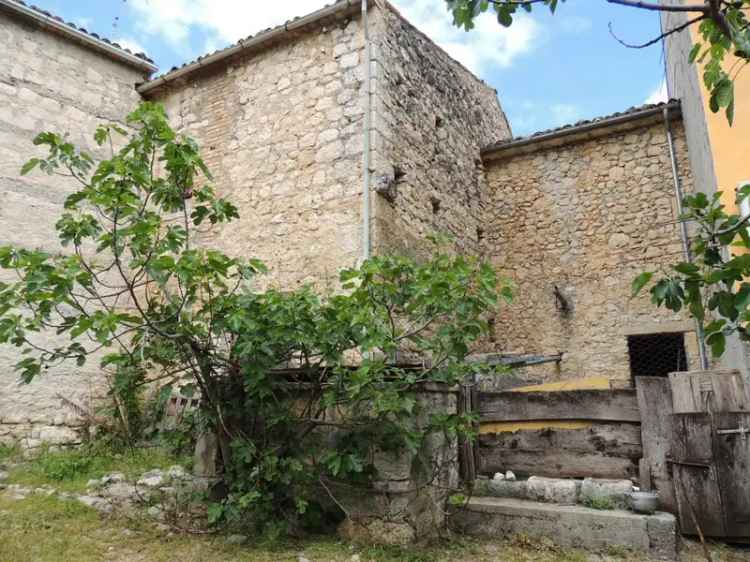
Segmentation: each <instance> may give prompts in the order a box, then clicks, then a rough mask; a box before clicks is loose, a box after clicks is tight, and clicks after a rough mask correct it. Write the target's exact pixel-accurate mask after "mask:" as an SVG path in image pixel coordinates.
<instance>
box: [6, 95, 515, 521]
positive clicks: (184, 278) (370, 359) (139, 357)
mask: <svg viewBox="0 0 750 562" xmlns="http://www.w3.org/2000/svg"><path fill="white" fill-rule="evenodd" d="M127 125H128V127H129V129H130V131H132V133H127V132H126V131H125V130H123V129H122V128H120V127H118V126H116V125H109V126H102V127H100V128H99V129H98V130H97V131H96V135H95V140H96V142H97V144H99V145H100V146H103V147H109V148H110V150H111V157H110V158H108V159H106V160H103V161H101V162H98V163H95V162H94V159H93V158H92V157H91V156H90V155H88V154H86V153H85V152H82V151H79V150H78V149H76V148H75V147H74V146H73V145H72V144H70V143H69V142H67V141H66V139H65V138H63V137H61V136H59V135H57V134H54V133H42V134H40V135H39V136H37V138H36V139H35V144H37V145H40V146H43V147H46V148H47V149H48V151H49V154H48V156H47V157H45V158H34V159H32V160H30V161H29V162H28V163H27V164H26V165H25V166H24V168H23V173H30V172H31V171H32V170H34V169H37V168H38V169H40V170H42V171H43V172H46V173H49V174H61V175H63V176H65V177H67V178H70V179H72V180H73V181H75V182H77V183H78V184H79V188H78V189H77V190H76V191H75V192H74V193H72V194H71V195H69V196H68V197H67V199H66V201H65V209H64V212H63V214H62V215H61V217H60V220H59V221H58V222H57V225H56V228H57V232H58V235H59V239H60V242H61V244H62V246H63V247H64V248H65V250H64V251H61V252H59V253H57V252H49V251H41V250H33V249H26V248H15V247H2V248H0V267H2V268H4V269H6V270H10V271H12V272H14V273H15V274H16V276H17V280H16V281H14V282H11V283H2V284H0V343H11V344H13V345H15V346H18V347H19V348H21V349H22V350H23V358H22V359H21V360H20V361H19V362H18V365H17V368H18V370H19V372H20V374H21V377H22V379H23V380H24V381H25V382H31V381H32V380H33V379H35V378H37V377H39V376H41V375H43V374H44V373H45V372H47V371H49V372H51V373H53V372H54V367H56V366H57V365H58V364H60V363H61V362H63V361H70V360H73V361H76V362H77V363H78V365H79V366H83V365H84V364H85V363H86V362H87V361H88V360H89V359H90V358H92V356H95V357H96V358H98V360H99V361H100V366H101V369H102V370H105V371H109V372H111V373H112V376H113V378H114V381H115V383H114V385H113V389H112V395H113V397H114V398H115V400H116V402H117V404H118V406H119V411H120V417H121V420H122V425H123V427H124V431H125V432H126V433H128V434H130V435H131V436H132V434H133V433H135V432H136V431H137V428H135V427H134V425H135V423H134V421H133V419H134V417H133V416H130V415H129V414H128V411H127V405H128V404H137V402H138V397H137V389H140V388H142V387H143V386H145V385H147V384H149V383H154V384H159V385H163V386H164V390H165V391H167V392H168V391H169V390H170V388H171V385H177V386H180V387H181V391H182V392H183V393H190V392H192V391H197V392H199V393H200V397H201V416H202V418H203V421H204V423H206V424H208V425H209V426H210V427H211V428H212V429H213V430H214V431H215V432H216V434H217V436H218V440H219V444H220V451H221V458H222V462H223V468H224V474H225V478H226V481H227V484H228V489H229V491H228V495H227V497H226V498H225V499H224V500H223V501H222V502H220V503H217V504H215V505H213V506H212V508H211V510H210V515H211V518H212V519H214V520H219V519H221V518H225V517H239V516H240V515H241V514H243V513H247V512H248V511H249V512H252V513H253V514H254V515H255V516H256V518H255V520H256V521H258V522H259V524H261V525H262V526H267V525H272V526H274V525H278V524H279V522H280V521H283V522H287V523H288V522H293V523H295V524H296V523H299V520H300V519H303V518H304V517H305V516H306V515H309V514H310V513H314V512H315V511H316V510H314V509H312V507H311V506H314V505H315V498H316V495H315V492H316V490H319V489H320V487H323V488H324V489H329V486H328V482H330V481H332V480H339V479H342V480H346V481H348V482H354V483H358V484H360V485H367V483H368V482H369V481H370V480H371V479H372V478H373V477H375V476H377V474H376V473H377V471H376V468H375V463H374V455H375V453H376V452H377V451H393V452H397V453H404V452H408V453H409V454H412V455H416V454H417V453H418V452H419V451H420V449H421V448H422V446H423V444H424V442H425V439H426V438H427V437H428V436H429V435H431V434H434V433H436V432H437V433H441V434H445V435H447V436H449V438H454V437H455V436H456V435H457V434H459V433H465V434H469V433H470V432H471V424H470V422H471V420H470V419H468V418H466V417H464V416H459V415H457V414H451V413H440V412H438V413H429V412H424V411H421V410H420V403H419V401H418V400H417V390H418V389H419V388H420V387H421V385H424V384H425V383H445V384H448V385H453V384H456V383H457V382H460V381H463V380H464V379H465V378H466V377H467V376H469V375H471V374H473V373H476V372H477V371H478V370H480V367H478V366H477V365H476V364H473V363H469V362H467V361H466V360H465V359H466V356H467V354H468V353H469V348H470V346H471V344H472V343H473V342H475V341H476V340H477V339H478V338H480V337H481V336H482V335H483V334H485V333H487V330H488V323H487V321H486V319H485V316H486V313H487V312H489V311H492V310H494V309H495V308H496V307H497V306H498V304H499V301H500V300H501V299H509V298H510V291H509V289H508V287H507V285H506V284H504V283H502V282H501V281H500V280H499V279H498V278H497V276H496V275H495V272H494V270H493V269H492V268H491V267H489V266H488V265H486V264H482V263H480V262H479V261H477V260H475V259H472V258H465V257H461V256H454V255H449V254H447V253H441V252H440V251H438V252H437V253H436V254H435V256H434V257H433V259H431V260H429V261H427V262H425V263H419V262H417V261H415V260H413V259H409V258H403V257H388V256H386V257H376V258H373V259H371V260H368V261H367V262H365V263H364V264H363V265H362V266H361V267H359V268H357V269H351V270H347V271H344V272H343V273H342V274H341V284H342V286H341V288H342V292H341V293H340V294H336V295H331V296H325V297H321V296H319V295H317V294H316V293H315V292H314V291H313V290H312V289H311V288H303V289H300V290H297V291H292V292H281V291H276V290H269V291H257V290H254V288H253V280H254V278H255V277H256V276H257V275H258V274H261V273H263V272H264V271H265V268H264V266H263V265H262V264H261V263H260V262H258V261H257V260H252V259H240V258H233V257H230V256H228V255H226V254H224V253H222V252H221V251H219V250H216V249H210V248H206V247H203V246H201V245H200V244H198V243H196V231H197V229H198V228H199V227H200V228H212V227H216V226H220V225H222V224H225V223H228V222H230V221H231V220H233V219H235V218H237V217H238V210H237V208H236V207H235V206H234V205H232V204H231V203H230V202H229V201H227V200H225V199H222V198H220V197H217V196H216V194H215V191H214V188H213V187H212V185H211V176H210V174H209V171H208V170H207V169H206V166H205V164H204V163H203V160H202V159H201V157H200V154H199V151H198V147H197V145H196V144H195V142H193V141H192V140H190V139H189V138H184V137H180V136H178V135H176V134H175V132H174V131H173V130H172V129H171V128H170V127H169V124H168V122H167V118H166V115H165V113H164V110H163V109H162V108H161V106H159V105H155V104H151V103H144V104H142V105H141V106H140V107H139V108H138V109H137V110H136V111H134V112H133V113H132V114H131V115H130V116H129V117H128V118H127ZM123 142H124V146H122V148H120V149H118V150H115V148H114V147H115V146H118V145H121V144H122V143H123ZM50 333H53V334H55V336H56V339H55V338H53V339H52V340H50V338H49V337H48V336H49V334H50ZM49 341H54V342H56V343H53V344H50V343H45V342H49ZM404 353H406V354H410V355H411V356H412V357H415V358H418V359H419V361H421V362H422V363H420V364H419V365H416V366H415V365H404V364H402V363H400V362H399V361H398V358H399V357H402V356H403V354H404ZM429 465H430V463H429V459H428V461H426V466H425V471H426V474H425V476H424V479H425V481H429V478H430V474H428V473H429V471H430V466H429Z"/></svg>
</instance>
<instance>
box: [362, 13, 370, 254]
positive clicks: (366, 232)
mask: <svg viewBox="0 0 750 562" xmlns="http://www.w3.org/2000/svg"><path fill="white" fill-rule="evenodd" d="M367 9H368V6H367V0H362V27H363V30H364V37H365V61H364V64H365V72H364V75H365V96H366V99H365V118H364V143H363V144H364V146H363V151H362V261H365V260H367V259H369V258H370V133H371V128H372V84H371V80H372V68H371V61H370V59H371V56H372V47H371V44H370V29H369V27H368V21H367Z"/></svg>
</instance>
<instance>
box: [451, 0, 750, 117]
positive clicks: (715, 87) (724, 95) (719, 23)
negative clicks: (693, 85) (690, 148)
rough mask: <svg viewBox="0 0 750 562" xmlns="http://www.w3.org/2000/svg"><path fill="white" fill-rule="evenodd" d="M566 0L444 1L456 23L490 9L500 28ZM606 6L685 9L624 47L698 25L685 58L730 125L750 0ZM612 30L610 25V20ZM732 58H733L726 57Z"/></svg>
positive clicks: (748, 43) (469, 25)
mask: <svg viewBox="0 0 750 562" xmlns="http://www.w3.org/2000/svg"><path fill="white" fill-rule="evenodd" d="M564 1H565V0H525V1H524V0H446V3H447V5H448V9H449V10H450V11H451V12H452V14H453V20H454V23H455V25H457V26H458V27H462V28H464V29H466V30H467V31H470V30H471V29H473V27H474V22H475V20H476V18H477V17H479V16H480V15H481V14H482V13H484V12H488V11H492V12H494V14H495V16H496V17H497V20H498V22H499V23H500V24H501V25H503V26H505V27H508V26H511V25H512V24H513V17H514V16H515V15H516V14H517V13H519V12H520V11H523V12H531V11H532V10H533V8H534V7H536V6H538V5H541V6H544V7H546V8H547V9H549V10H550V11H551V12H552V13H554V12H555V11H556V9H557V8H558V6H559V4H560V3H561V2H564ZM606 2H607V3H609V4H614V5H619V6H626V7H630V8H634V9H640V10H649V11H654V12H669V13H684V14H685V18H686V19H685V21H684V22H682V23H679V24H676V25H675V26H674V27H671V28H668V29H665V30H664V31H663V32H662V33H661V34H660V35H659V36H657V37H655V38H653V39H652V40H650V41H647V42H645V43H642V44H637V45H633V44H629V43H626V42H624V41H622V40H620V39H617V37H616V39H617V40H618V41H620V43H622V44H623V45H626V46H628V47H633V48H642V47H646V46H649V45H653V44H655V43H657V42H659V41H660V40H662V39H664V38H666V37H669V36H670V35H673V34H676V33H681V32H684V31H686V30H687V29H688V28H689V27H690V26H692V25H694V24H695V25H698V34H699V36H700V38H701V40H700V41H696V42H695V43H694V45H693V48H692V50H691V51H690V54H689V57H688V58H689V62H690V63H691V64H693V63H699V64H701V65H702V71H703V81H704V84H705V86H706V89H707V90H708V91H709V92H710V99H709V107H710V108H711V111H713V112H714V113H716V112H718V111H720V110H722V109H723V110H724V111H725V112H726V116H727V120H728V121H729V123H730V124H731V123H732V122H733V120H734V109H735V97H734V82H735V79H736V78H737V75H738V74H739V73H740V71H742V69H744V67H745V65H746V64H747V63H748V62H749V61H750V21H748V18H747V11H748V10H749V9H750V0H705V1H704V2H700V1H698V0H696V1H694V2H690V1H688V2H684V3H683V2H673V3H668V2H664V3H662V2H659V1H658V0H654V1H652V2H647V1H639V0H606ZM610 30H611V24H610ZM732 56H734V57H736V58H735V59H734V60H732V59H731V57H732Z"/></svg>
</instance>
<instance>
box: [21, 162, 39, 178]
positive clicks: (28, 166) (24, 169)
mask: <svg viewBox="0 0 750 562" xmlns="http://www.w3.org/2000/svg"><path fill="white" fill-rule="evenodd" d="M40 163H41V160H40V159H39V158H32V159H31V160H29V161H28V162H26V163H25V164H24V165H23V167H22V168H21V175H22V176H25V175H26V174H28V173H29V172H31V170H33V169H34V168H36V167H37V166H38V165H39V164H40Z"/></svg>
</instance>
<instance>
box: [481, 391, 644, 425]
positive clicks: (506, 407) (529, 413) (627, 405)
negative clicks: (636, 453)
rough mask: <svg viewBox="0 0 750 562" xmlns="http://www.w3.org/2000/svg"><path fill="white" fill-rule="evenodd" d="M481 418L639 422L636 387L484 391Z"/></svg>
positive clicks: (484, 419)
mask: <svg viewBox="0 0 750 562" xmlns="http://www.w3.org/2000/svg"><path fill="white" fill-rule="evenodd" d="M479 414H480V419H481V421H482V422H504V421H532V420H594V421H620V422H632V423H639V422H640V421H641V416H640V413H639V411H638V401H637V398H636V393H635V390H630V389H621V390H571V391H560V392H523V393H521V392H481V393H479Z"/></svg>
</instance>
